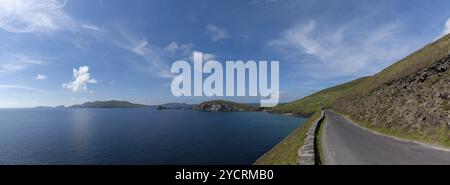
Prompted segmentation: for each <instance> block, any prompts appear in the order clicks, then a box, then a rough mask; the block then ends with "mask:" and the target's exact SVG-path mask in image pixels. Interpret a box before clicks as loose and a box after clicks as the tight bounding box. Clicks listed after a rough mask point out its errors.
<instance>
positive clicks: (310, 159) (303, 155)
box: [298, 111, 325, 165]
mask: <svg viewBox="0 0 450 185" xmlns="http://www.w3.org/2000/svg"><path fill="white" fill-rule="evenodd" d="M324 117H325V114H324V112H323V111H322V115H321V116H320V118H318V119H317V120H316V121H314V123H313V125H312V126H311V128H310V129H309V131H308V133H306V137H305V141H304V143H303V146H302V147H300V149H299V150H298V157H299V164H300V165H315V164H317V161H316V151H315V144H316V142H315V141H316V134H317V131H318V129H319V127H318V125H319V123H320V122H321V121H322V120H323V118H324Z"/></svg>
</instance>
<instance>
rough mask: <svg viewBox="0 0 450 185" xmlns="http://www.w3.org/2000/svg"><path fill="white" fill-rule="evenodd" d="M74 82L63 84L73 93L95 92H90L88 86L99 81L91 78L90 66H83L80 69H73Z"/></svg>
mask: <svg viewBox="0 0 450 185" xmlns="http://www.w3.org/2000/svg"><path fill="white" fill-rule="evenodd" d="M72 72H73V77H72V79H73V81H71V82H69V83H63V85H62V86H63V87H64V88H66V89H70V90H72V91H73V92H91V93H92V92H93V91H89V90H88V88H87V84H95V83H97V81H96V80H95V79H93V78H91V76H90V73H89V67H88V66H81V67H80V68H78V70H77V69H73V70H72Z"/></svg>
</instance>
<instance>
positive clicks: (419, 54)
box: [272, 35, 450, 115]
mask: <svg viewBox="0 0 450 185" xmlns="http://www.w3.org/2000/svg"><path fill="white" fill-rule="evenodd" d="M449 54H450V35H447V36H445V37H443V38H441V39H439V40H437V41H435V42H433V43H431V44H428V45H426V46H425V47H423V48H422V49H420V50H418V51H416V52H414V53H413V54H411V55H409V56H407V57H405V58H404V59H402V60H400V61H399V62H397V63H395V64H393V65H391V66H389V67H388V68H386V69H384V70H382V71H381V72H379V73H378V74H376V75H374V76H371V77H363V78H360V79H357V80H354V81H351V82H348V83H345V84H342V85H338V86H334V87H331V88H328V89H325V90H322V91H319V92H317V93H314V94H312V95H309V96H307V97H304V98H302V99H299V100H296V101H294V102H291V103H287V104H283V105H279V106H276V107H274V108H273V109H272V111H273V112H276V113H294V114H297V115H311V114H312V113H314V112H316V111H318V110H320V108H322V107H330V106H331V105H332V104H333V102H334V101H335V100H336V99H338V98H340V97H351V96H354V95H361V94H365V93H368V92H370V91H372V90H374V89H375V88H377V87H379V86H381V85H383V84H384V83H386V82H389V81H392V80H396V79H399V78H401V77H404V76H407V75H409V74H413V73H415V72H417V71H418V70H420V69H423V68H425V67H427V66H428V65H430V64H432V63H433V62H435V61H437V60H439V59H442V58H444V57H446V56H447V55H449Z"/></svg>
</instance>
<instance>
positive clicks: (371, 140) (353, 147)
mask: <svg viewBox="0 0 450 185" xmlns="http://www.w3.org/2000/svg"><path fill="white" fill-rule="evenodd" d="M325 115H326V117H325V122H324V123H325V124H326V125H325V126H324V128H325V129H324V130H323V132H322V138H321V141H320V142H321V146H322V152H323V156H324V163H325V164H330V165H334V164H338V165H340V164H344V165H364V164H372V165H378V164H387V165H389V164H401V165H402V164H408V165H409V164H411V165H412V164H438V165H439V164H450V152H449V151H445V150H440V149H435V148H433V147H431V146H428V145H423V144H418V143H414V142H407V141H401V140H397V139H394V138H391V137H387V136H383V135H378V134H375V133H373V132H372V131H369V130H366V129H363V128H360V127H359V126H356V125H354V124H353V123H351V122H350V121H348V120H347V119H345V118H344V117H342V116H340V115H338V114H336V113H334V112H332V111H330V110H325Z"/></svg>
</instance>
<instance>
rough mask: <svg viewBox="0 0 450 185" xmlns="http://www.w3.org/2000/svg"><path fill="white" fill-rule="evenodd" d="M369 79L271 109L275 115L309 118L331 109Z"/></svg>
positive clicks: (362, 79) (360, 79) (339, 86)
mask: <svg viewBox="0 0 450 185" xmlns="http://www.w3.org/2000/svg"><path fill="white" fill-rule="evenodd" d="M369 79H370V78H369V77H363V78H359V79H356V80H354V81H351V82H348V83H345V84H342V85H338V86H335V87H331V88H328V89H324V90H322V91H319V92H317V93H314V94H312V95H309V96H307V97H304V98H302V99H299V100H296V101H294V102H290V103H287V104H282V105H278V106H276V107H274V108H272V109H271V112H274V113H293V114H295V115H300V116H309V115H312V114H313V113H314V112H316V111H318V110H320V109H321V108H324V107H330V106H331V105H332V103H333V102H334V101H335V100H336V99H337V98H339V97H341V96H343V95H345V94H347V93H348V92H350V91H352V89H353V88H354V87H355V86H358V85H360V84H361V83H363V82H365V81H367V80H369Z"/></svg>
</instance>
